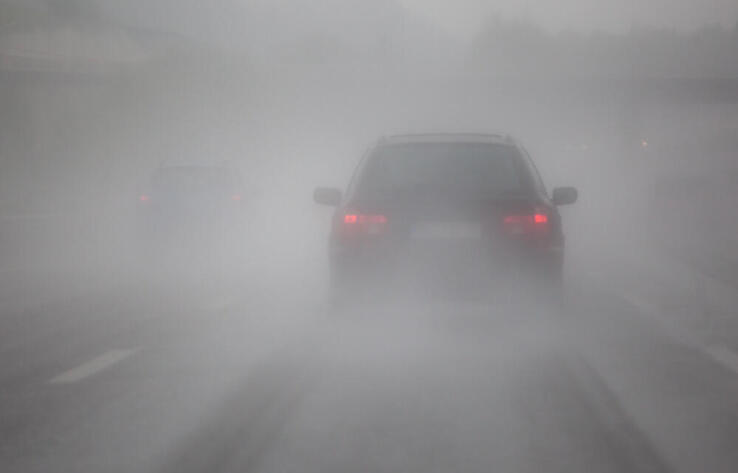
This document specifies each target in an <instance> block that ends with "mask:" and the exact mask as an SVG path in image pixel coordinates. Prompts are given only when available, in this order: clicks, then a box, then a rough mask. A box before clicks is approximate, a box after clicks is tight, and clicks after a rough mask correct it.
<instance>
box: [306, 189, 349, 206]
mask: <svg viewBox="0 0 738 473" xmlns="http://www.w3.org/2000/svg"><path fill="white" fill-rule="evenodd" d="M342 196H343V193H342V192H341V190H340V189H336V188H333V187H318V188H317V189H315V190H314V191H313V200H314V201H315V203H316V204H320V205H330V206H332V207H336V206H337V205H338V204H340V203H341V197H342Z"/></svg>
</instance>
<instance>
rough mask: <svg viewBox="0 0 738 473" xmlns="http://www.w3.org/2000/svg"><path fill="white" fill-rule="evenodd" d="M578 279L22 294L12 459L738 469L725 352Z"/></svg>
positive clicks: (18, 463) (7, 354)
mask: <svg viewBox="0 0 738 473" xmlns="http://www.w3.org/2000/svg"><path fill="white" fill-rule="evenodd" d="M5 277H11V276H8V275H7V274H6V275H5ZM60 284H62V283H60ZM50 286H51V287H53V286H54V284H50ZM82 286H83V285H82ZM6 287H7V285H6ZM78 289H79V287H78ZM49 292H50V293H52V292H53V291H49ZM569 292H570V297H569V303H568V308H567V311H566V312H565V313H564V314H561V315H556V316H555V315H552V314H548V313H546V312H544V311H537V310H520V309H512V308H509V307H508V308H501V307H491V306H481V305H474V304H463V303H453V304H443V303H438V304H426V305H424V306H413V307H407V306H405V307H403V306H395V307H384V308H378V309H374V310H372V311H368V310H365V311H359V312H356V313H352V314H335V313H331V312H330V311H328V310H327V309H326V308H325V306H324V305H323V304H322V303H321V301H320V298H319V297H315V296H314V295H310V294H309V292H306V293H304V294H302V295H296V294H286V293H284V292H281V293H280V292H277V291H275V290H274V288H269V287H268V285H264V284H262V285H261V286H260V285H259V284H253V283H250V284H246V283H244V284H243V285H241V284H234V283H231V284H228V285H222V284H220V285H219V284H207V285H204V284H201V283H198V282H196V281H195V282H192V281H190V282H188V283H176V282H168V283H162V282H161V281H159V282H158V283H157V284H151V283H149V282H147V281H135V280H134V281H129V282H128V283H125V284H122V283H120V284H118V285H115V286H110V287H104V286H103V287H95V288H92V287H90V288H89V289H88V290H86V291H85V290H78V291H76V292H71V291H70V292H65V291H57V293H56V294H54V295H53V296H49V298H47V299H43V298H36V297H29V296H28V294H21V293H20V292H18V291H16V292H13V291H5V293H3V298H4V300H3V306H2V311H3V313H2V314H1V315H2V317H1V318H0V340H1V344H0V355H1V356H0V437H2V439H3V441H2V442H0V469H1V470H2V471H5V472H52V471H53V472H56V471H70V472H71V471H74V472H80V473H82V472H102V471H106V472H107V471H110V472H115V471H120V472H123V471H126V472H130V471H142V472H159V471H161V472H178V473H179V472H204V471H208V472H215V471H218V472H221V471H222V472H236V471H239V472H245V471H253V472H299V473H308V472H349V471H350V472H354V471H372V472H423V473H428V472H448V471H460V472H461V471H464V472H477V471H478V472H483V471H484V472H489V471H495V472H498V471H499V472H540V471H547V472H588V473H593V472H625V471H627V472H663V471H680V472H708V471H709V472H713V473H720V472H733V471H736V470H737V469H738V449H735V448H734V446H735V440H736V439H737V438H738V373H736V372H735V371H733V370H732V369H731V365H730V363H720V362H718V361H716V359H715V357H711V356H709V354H708V353H707V352H706V351H705V350H702V349H701V348H700V347H697V346H693V345H691V344H689V343H685V342H683V341H681V340H679V339H678V337H674V336H673V334H672V333H670V332H669V331H668V330H666V329H664V327H662V326H661V325H660V324H659V323H658V322H656V321H655V320H654V319H653V318H651V317H649V316H647V315H646V314H643V313H642V311H640V310H639V309H638V308H637V307H634V306H633V305H632V304H631V303H629V302H628V301H627V297H623V295H622V294H618V293H617V292H616V291H612V290H609V289H607V288H604V287H601V286H598V285H597V284H595V283H593V282H587V281H584V280H582V281H577V280H573V281H571V284H570V291H569Z"/></svg>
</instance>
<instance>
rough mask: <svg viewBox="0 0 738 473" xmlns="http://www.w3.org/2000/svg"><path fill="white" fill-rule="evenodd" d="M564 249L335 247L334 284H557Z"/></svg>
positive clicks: (432, 289) (428, 290)
mask: <svg viewBox="0 0 738 473" xmlns="http://www.w3.org/2000/svg"><path fill="white" fill-rule="evenodd" d="M563 256H564V255H563V248H560V249H559V248H519V247H518V248H516V247H506V248H499V247H498V248H495V249H492V248H483V247H478V246H458V245H456V246H453V247H451V246H444V245H437V246H435V247H427V246H426V247H422V246H417V245H413V246H403V247H395V248H388V247H368V246H363V247H353V248H346V247H338V246H336V247H332V248H331V251H330V266H331V283H332V286H333V287H334V288H337V289H351V290H354V291H356V290H358V291H360V292H368V291H373V290H382V291H388V290H389V291H391V292H397V291H401V292H404V291H411V292H415V293H417V292H421V293H424V294H429V295H432V294H442V293H449V292H450V293H454V294H459V295H475V294H486V293H491V292H495V291H498V292H499V291H503V292H511V291H517V290H522V291H527V290H528V289H529V288H530V287H531V286H538V285H541V284H543V285H546V286H558V285H559V284H560V281H561V272H562V266H563Z"/></svg>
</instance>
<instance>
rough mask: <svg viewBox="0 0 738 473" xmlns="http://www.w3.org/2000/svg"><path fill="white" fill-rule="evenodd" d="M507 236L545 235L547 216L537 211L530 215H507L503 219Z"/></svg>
mask: <svg viewBox="0 0 738 473" xmlns="http://www.w3.org/2000/svg"><path fill="white" fill-rule="evenodd" d="M502 223H503V227H504V229H505V233H507V234H508V235H513V236H515V235H545V234H548V232H549V228H550V227H549V222H548V215H547V214H546V213H545V212H543V211H542V210H540V209H538V210H536V212H535V213H533V214H531V215H508V216H507V217H505V218H504V219H503V222H502Z"/></svg>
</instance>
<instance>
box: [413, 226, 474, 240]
mask: <svg viewBox="0 0 738 473" xmlns="http://www.w3.org/2000/svg"><path fill="white" fill-rule="evenodd" d="M410 238H412V239H414V240H471V241H478V240H481V239H482V225H481V224H480V223H478V222H421V223H418V224H416V225H415V226H414V227H413V229H412V231H411V232H410Z"/></svg>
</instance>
